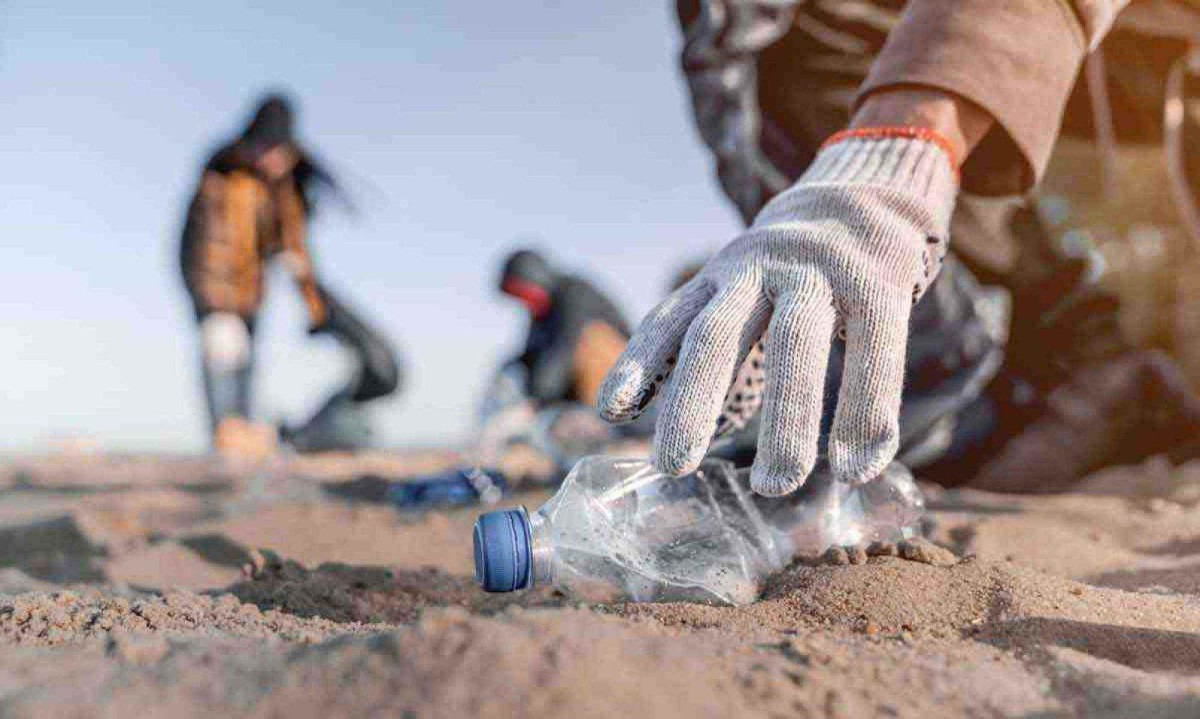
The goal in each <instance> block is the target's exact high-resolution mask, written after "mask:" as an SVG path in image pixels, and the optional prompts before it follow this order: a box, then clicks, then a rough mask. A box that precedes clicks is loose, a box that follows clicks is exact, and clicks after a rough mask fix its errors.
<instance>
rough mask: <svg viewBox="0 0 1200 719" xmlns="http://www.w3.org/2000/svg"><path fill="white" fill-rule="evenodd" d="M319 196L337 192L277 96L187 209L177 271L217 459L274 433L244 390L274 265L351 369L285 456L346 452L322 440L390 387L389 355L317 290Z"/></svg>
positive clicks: (213, 164)
mask: <svg viewBox="0 0 1200 719" xmlns="http://www.w3.org/2000/svg"><path fill="white" fill-rule="evenodd" d="M323 192H324V193H333V194H335V195H339V194H340V193H341V191H340V188H339V186H338V184H337V183H336V181H335V180H334V179H333V177H332V176H331V175H330V174H329V173H328V172H327V171H325V170H324V168H322V167H321V165H320V164H319V163H318V162H317V161H316V160H315V159H314V158H313V157H312V156H311V154H310V153H309V152H308V151H306V150H305V149H304V148H303V147H302V146H301V145H300V144H299V143H298V142H297V140H296V137H295V128H294V111H293V109H292V106H291V102H290V101H289V100H288V99H287V98H286V97H284V96H282V95H277V94H272V95H268V96H266V97H264V98H263V99H262V100H261V102H260V103H259V105H258V108H257V109H256V111H255V113H254V115H253V118H252V119H251V120H250V123H249V124H248V125H247V127H246V129H245V130H244V131H243V132H242V133H241V135H240V136H238V137H237V138H236V139H234V140H233V141H232V142H230V143H228V144H226V145H224V146H223V147H221V148H220V149H219V150H217V151H216V152H215V153H214V154H213V155H212V156H211V157H210V159H209V160H208V162H207V163H205V166H204V171H203V173H202V175H201V178H200V183H199V187H198V188H197V190H196V193H195V195H194V197H193V198H192V201H191V204H190V205H189V207H188V212H187V219H186V222H185V226H184V230H183V238H182V244H181V251H180V261H181V269H182V273H183V279H184V284H185V286H186V288H187V291H188V295H189V296H190V298H191V300H192V304H193V307H194V309H195V315H196V319H197V322H198V324H199V327H200V337H201V345H202V355H203V362H202V369H203V376H204V387H205V394H206V399H207V403H208V410H209V418H210V425H211V429H212V433H213V443H214V446H215V447H216V448H217V449H218V450H230V451H239V449H240V448H244V447H246V446H247V445H249V446H256V445H263V444H268V445H269V444H270V440H269V435H271V434H272V431H271V430H268V429H267V428H265V426H263V425H257V424H254V423H253V422H251V386H252V373H253V334H254V325H255V320H256V317H257V315H258V311H259V308H260V306H261V304H262V301H263V297H264V291H265V273H266V269H267V265H268V263H270V262H272V261H274V260H279V261H280V262H282V263H283V264H284V265H285V266H286V267H287V269H288V270H289V272H290V273H291V275H292V277H293V278H294V280H295V282H296V287H297V289H298V290H299V292H300V296H301V297H302V299H303V301H304V306H305V308H306V310H307V314H308V326H309V331H310V333H313V334H316V333H322V332H326V333H330V334H333V335H334V336H335V337H337V338H338V339H339V340H341V341H342V342H343V343H344V344H346V345H348V346H349V347H350V349H351V350H352V351H353V352H354V353H355V354H356V356H357V357H358V360H359V363H358V364H359V367H358V369H357V371H356V372H355V374H354V377H353V378H352V380H351V382H350V384H349V386H348V387H347V388H345V389H344V390H342V391H339V392H338V393H335V394H334V396H333V397H331V398H330V400H329V401H328V402H327V403H326V405H325V406H323V407H322V409H321V410H320V411H319V412H318V413H317V415H316V416H315V417H314V420H318V421H317V424H320V425H321V427H313V426H312V424H313V422H312V421H310V422H309V423H308V424H306V425H305V427H302V428H301V429H300V430H296V431H292V432H290V433H289V434H290V435H291V436H290V437H289V439H290V440H291V441H292V443H293V444H294V445H296V446H297V447H298V448H300V449H325V448H334V447H337V448H345V447H341V446H340V445H344V444H347V443H349V444H351V445H353V444H355V443H356V440H354V439H352V438H349V437H344V438H340V439H339V438H336V437H335V438H332V439H330V438H328V437H326V435H328V434H329V427H330V426H333V425H343V426H350V425H353V424H354V422H346V421H345V417H344V415H345V413H346V411H347V409H348V408H349V407H350V406H352V405H354V404H357V403H360V402H365V401H368V400H371V399H374V398H377V397H381V396H383V395H386V394H390V393H391V392H393V391H395V389H396V388H397V386H398V384H399V370H398V367H397V364H396V361H395V357H394V351H393V350H392V349H391V347H390V346H389V345H388V344H387V343H386V342H385V341H384V340H383V338H382V337H381V336H380V335H379V334H378V333H377V332H375V331H374V330H372V329H370V328H369V327H368V326H367V325H366V324H364V323H363V322H362V321H361V320H360V319H358V317H357V316H356V315H355V314H354V313H352V312H351V311H350V310H349V309H348V308H347V307H346V306H345V305H344V304H342V303H341V302H340V301H339V300H338V299H337V298H336V297H335V296H334V295H333V293H332V292H331V291H330V290H329V289H328V287H325V286H323V285H322V284H321V283H319V282H318V281H317V277H316V273H315V271H314V267H313V261H312V256H311V254H310V252H309V249H308V243H307V225H308V220H309V217H310V216H311V214H312V212H313V211H314V209H315V208H316V204H317V202H318V200H319V198H320V197H321V196H322V193H323ZM331 443H332V445H333V446H330V447H327V446H326V445H329V444H331ZM310 445H311V446H310Z"/></svg>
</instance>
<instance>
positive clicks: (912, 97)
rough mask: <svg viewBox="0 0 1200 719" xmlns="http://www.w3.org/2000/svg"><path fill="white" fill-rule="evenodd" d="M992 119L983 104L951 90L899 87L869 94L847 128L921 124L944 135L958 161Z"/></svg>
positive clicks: (980, 138)
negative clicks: (978, 103)
mask: <svg viewBox="0 0 1200 719" xmlns="http://www.w3.org/2000/svg"><path fill="white" fill-rule="evenodd" d="M994 123H995V120H993V119H992V117H991V115H989V114H988V113H987V112H986V111H985V110H983V108H981V107H979V106H978V105H975V104H974V103H972V102H970V101H968V100H966V99H964V98H961V97H959V96H957V95H954V94H953V93H948V92H943V91H941V90H936V89H933V88H917V87H902V88H892V89H886V90H882V91H879V92H876V93H873V94H871V95H868V96H867V97H866V99H865V100H863V103H862V105H861V106H860V107H859V109H858V111H857V112H855V113H854V117H853V118H852V119H851V121H850V129H851V130H854V129H864V128H877V127H912V128H923V129H925V130H929V131H931V132H933V133H935V134H936V135H937V136H939V137H941V138H944V139H945V141H946V144H947V150H948V152H949V153H950V155H951V157H952V158H953V159H954V161H955V162H956V163H957V164H961V163H962V162H963V161H964V160H966V158H967V155H969V154H970V153H971V151H972V150H973V149H975V146H976V145H978V144H979V142H980V141H981V140H983V137H984V135H986V134H987V133H988V131H989V130H990V129H991V128H992V125H993V124H994Z"/></svg>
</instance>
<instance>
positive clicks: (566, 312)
mask: <svg viewBox="0 0 1200 719" xmlns="http://www.w3.org/2000/svg"><path fill="white" fill-rule="evenodd" d="M499 287H500V291H501V292H503V293H504V294H506V295H508V296H510V297H512V298H514V299H516V300H518V301H519V302H520V303H521V304H522V305H523V306H524V308H525V309H526V310H527V311H528V313H529V331H528V332H527V334H526V339H525V349H524V351H522V353H521V354H520V355H519V356H518V357H517V358H515V359H514V360H513V362H512V364H514V365H519V366H520V367H522V368H523V369H524V375H525V391H526V394H527V395H528V397H529V398H530V399H532V400H533V401H534V402H535V403H537V404H538V405H539V406H546V405H549V404H553V403H557V402H577V403H580V404H586V405H591V406H594V405H595V403H596V393H597V392H598V391H599V389H600V383H601V381H603V379H604V375H605V373H607V372H608V369H609V367H611V366H612V363H613V362H614V361H615V360H616V358H617V356H618V355H620V354H621V351H622V350H623V349H625V343H626V342H628V341H629V325H628V323H627V322H626V321H625V318H624V317H623V316H622V314H621V312H620V310H618V309H617V306H616V304H614V303H613V302H612V300H610V299H609V298H608V297H606V296H605V295H604V294H603V293H602V292H600V291H599V290H598V289H596V287H595V286H594V285H593V284H592V283H590V282H588V281H587V280H585V279H583V278H582V277H577V276H575V275H569V274H565V273H562V272H559V271H558V270H557V269H555V268H554V267H553V266H551V264H550V262H549V261H548V260H546V258H545V257H543V256H542V255H541V254H539V253H537V252H534V251H531V250H518V251H516V252H513V253H512V254H511V255H509V256H508V258H507V259H506V260H505V261H504V266H503V269H502V270H501V272H500V282H499Z"/></svg>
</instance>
